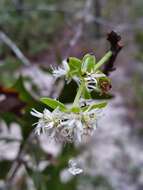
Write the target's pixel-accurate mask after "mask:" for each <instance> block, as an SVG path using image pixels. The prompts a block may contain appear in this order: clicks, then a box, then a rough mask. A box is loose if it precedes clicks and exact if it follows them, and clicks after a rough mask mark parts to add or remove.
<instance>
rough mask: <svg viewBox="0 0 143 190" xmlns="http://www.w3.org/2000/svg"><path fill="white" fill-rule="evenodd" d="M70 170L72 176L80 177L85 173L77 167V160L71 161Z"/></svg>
mask: <svg viewBox="0 0 143 190" xmlns="http://www.w3.org/2000/svg"><path fill="white" fill-rule="evenodd" d="M68 164H69V168H68V171H69V172H70V173H71V174H72V175H79V174H81V173H82V172H83V169H81V168H79V167H77V163H76V161H75V160H73V159H71V160H69V163H68Z"/></svg>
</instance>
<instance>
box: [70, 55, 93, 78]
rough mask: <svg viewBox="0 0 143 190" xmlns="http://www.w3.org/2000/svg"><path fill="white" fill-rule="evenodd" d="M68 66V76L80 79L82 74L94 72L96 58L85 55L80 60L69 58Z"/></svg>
mask: <svg viewBox="0 0 143 190" xmlns="http://www.w3.org/2000/svg"><path fill="white" fill-rule="evenodd" d="M68 65H69V67H70V76H71V77H73V76H77V77H81V76H82V75H83V74H84V73H87V72H94V71H95V65H96V58H95V56H94V55H90V54H86V55H85V56H84V57H83V59H82V60H80V59H78V58H75V57H69V59H68Z"/></svg>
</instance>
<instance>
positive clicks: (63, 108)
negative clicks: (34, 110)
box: [40, 98, 107, 113]
mask: <svg viewBox="0 0 143 190" xmlns="http://www.w3.org/2000/svg"><path fill="white" fill-rule="evenodd" d="M40 100H41V102H42V103H44V104H46V105H47V106H49V107H50V108H52V109H56V108H59V110H60V111H63V112H69V111H72V112H74V113H78V112H80V111H86V110H88V111H90V110H93V109H102V108H104V107H105V106H106V105H107V102H100V103H93V104H91V105H89V106H85V107H83V108H82V109H81V108H80V107H74V108H72V109H69V108H67V107H66V106H65V105H64V104H63V103H61V102H59V101H58V100H54V99H51V98H41V99H40Z"/></svg>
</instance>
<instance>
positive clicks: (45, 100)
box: [40, 98, 67, 111]
mask: <svg viewBox="0 0 143 190" xmlns="http://www.w3.org/2000/svg"><path fill="white" fill-rule="evenodd" d="M40 101H41V102H43V103H44V104H46V105H47V106H49V107H50V108H52V109H56V108H57V107H59V109H60V110H61V111H67V108H66V106H65V105H64V104H63V103H61V102H59V101H58V100H54V99H52V98H41V99H40Z"/></svg>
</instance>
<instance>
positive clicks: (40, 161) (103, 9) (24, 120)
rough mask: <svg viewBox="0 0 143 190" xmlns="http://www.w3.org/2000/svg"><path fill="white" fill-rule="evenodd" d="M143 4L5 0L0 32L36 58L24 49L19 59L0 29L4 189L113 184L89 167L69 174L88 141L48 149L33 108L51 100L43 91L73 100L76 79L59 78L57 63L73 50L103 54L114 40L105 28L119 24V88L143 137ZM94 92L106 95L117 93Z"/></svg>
mask: <svg viewBox="0 0 143 190" xmlns="http://www.w3.org/2000/svg"><path fill="white" fill-rule="evenodd" d="M142 6H143V1H142V0H136V1H133V0H120V1H119V0H116V1H114V0H109V1H107V0H76V1H75V0H1V1H0V32H3V33H4V34H5V35H6V36H7V37H8V38H9V39H10V40H11V42H12V43H13V44H14V45H15V46H16V47H17V48H18V49H19V50H20V51H21V52H22V54H23V55H24V56H25V57H26V59H28V60H29V63H30V64H27V65H26V64H25V61H23V57H22V58H20V59H19V57H18V56H17V54H16V53H15V51H14V50H13V46H9V45H7V43H5V42H6V39H5V38H3V35H2V33H0V118H1V124H0V146H1V147H5V146H8V147H9V149H8V150H7V151H8V152H9V156H5V153H4V150H3V152H2V151H1V152H0V189H3V190H4V189H12V190H26V189H30V190H34V189H36V190H46V189H53V190H64V189H69V190H70V189H71V190H75V189H85V188H84V187H86V185H87V184H90V185H91V187H92V188H91V189H104V190H112V189H113V187H112V184H110V183H109V181H108V179H107V178H105V177H104V176H101V175H97V176H96V177H95V176H94V177H93V176H90V175H86V174H84V175H82V176H76V177H73V176H72V177H71V176H70V177H69V179H68V180H67V181H66V180H65V181H64V180H62V177H61V176H62V175H61V173H62V171H64V170H65V168H67V167H68V160H69V159H70V158H72V157H73V156H77V155H79V152H80V151H82V150H83V149H84V148H83V147H80V151H79V149H76V148H75V147H74V146H73V145H63V146H61V147H60V146H59V147H58V152H57V153H53V152H52V151H51V150H50V151H49V149H48V147H49V146H50V145H49V143H47V140H45V141H44V142H43V140H42V138H44V137H41V138H40V139H38V138H37V137H35V136H33V133H32V130H33V128H34V127H33V126H32V124H33V123H35V122H36V120H35V118H33V117H31V116H30V110H31V108H33V107H34V108H36V109H38V110H39V111H42V110H43V108H44V106H43V105H42V104H41V103H39V101H38V100H39V97H41V96H50V97H53V98H59V99H60V100H61V101H62V102H66V103H69V102H71V101H72V99H73V97H74V94H75V93H76V88H77V86H76V84H75V83H71V84H70V85H65V84H64V82H63V81H55V80H54V79H53V78H52V76H51V74H50V71H49V70H50V67H51V66H57V65H59V64H60V63H61V60H62V59H64V58H66V57H67V56H69V55H70V56H78V57H81V56H82V55H84V54H85V53H87V52H91V53H95V52H96V55H97V59H98V58H99V57H101V56H102V55H103V53H104V52H105V50H107V48H108V43H107V42H106V39H105V36H106V33H107V32H109V31H110V30H117V31H119V32H120V33H121V36H123V39H124V41H125V44H126V45H125V48H124V51H123V52H122V54H121V56H120V57H119V60H118V61H117V63H118V65H117V72H118V67H119V68H122V69H123V70H124V71H125V75H126V77H127V79H126V77H125V78H123V80H121V79H120V77H117V76H116V77H113V79H115V82H114V81H113V85H114V87H113V89H114V90H115V91H117V92H118V91H120V92H121V93H122V95H124V99H125V103H126V106H127V108H128V120H129V122H131V123H132V125H133V126H135V127H133V131H134V132H135V133H136V134H137V137H138V136H139V137H140V136H141V137H142V135H143V126H142V123H143V114H142V113H143V112H142V110H143V85H142V83H143V77H142V76H143V69H142V68H143V65H142V64H143V63H142V61H143V51H142V50H143V30H142V29H143V27H142V26H143V22H142V20H143V9H142ZM131 63H132V66H131ZM119 74H120V73H119ZM116 78H117V79H116ZM120 81H121V82H120ZM128 92H130V97H131V98H130V99H129V98H128V96H127V94H128ZM113 94H114V93H113ZM93 96H94V97H95V98H98V99H99V98H102V99H106V98H111V97H114V96H115V95H110V94H109V95H107V96H106V97H105V96H104V97H101V96H99V94H94V95H93ZM109 114H110V113H109ZM13 124H14V125H15V131H20V132H14V135H12V125H13ZM3 131H7V132H6V133H5V132H3ZM13 143H15V145H14V147H13V145H12V144H13ZM43 144H45V146H46V148H45V146H44V145H43ZM43 146H44V148H43ZM13 152H16V153H15V154H14V153H13ZM13 154H14V156H11V155H13ZM41 165H42V167H41ZM43 165H44V166H43ZM65 178H66V177H65ZM81 184H82V185H83V187H82V188H81V186H80V185H81ZM86 188H87V189H88V187H86Z"/></svg>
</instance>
